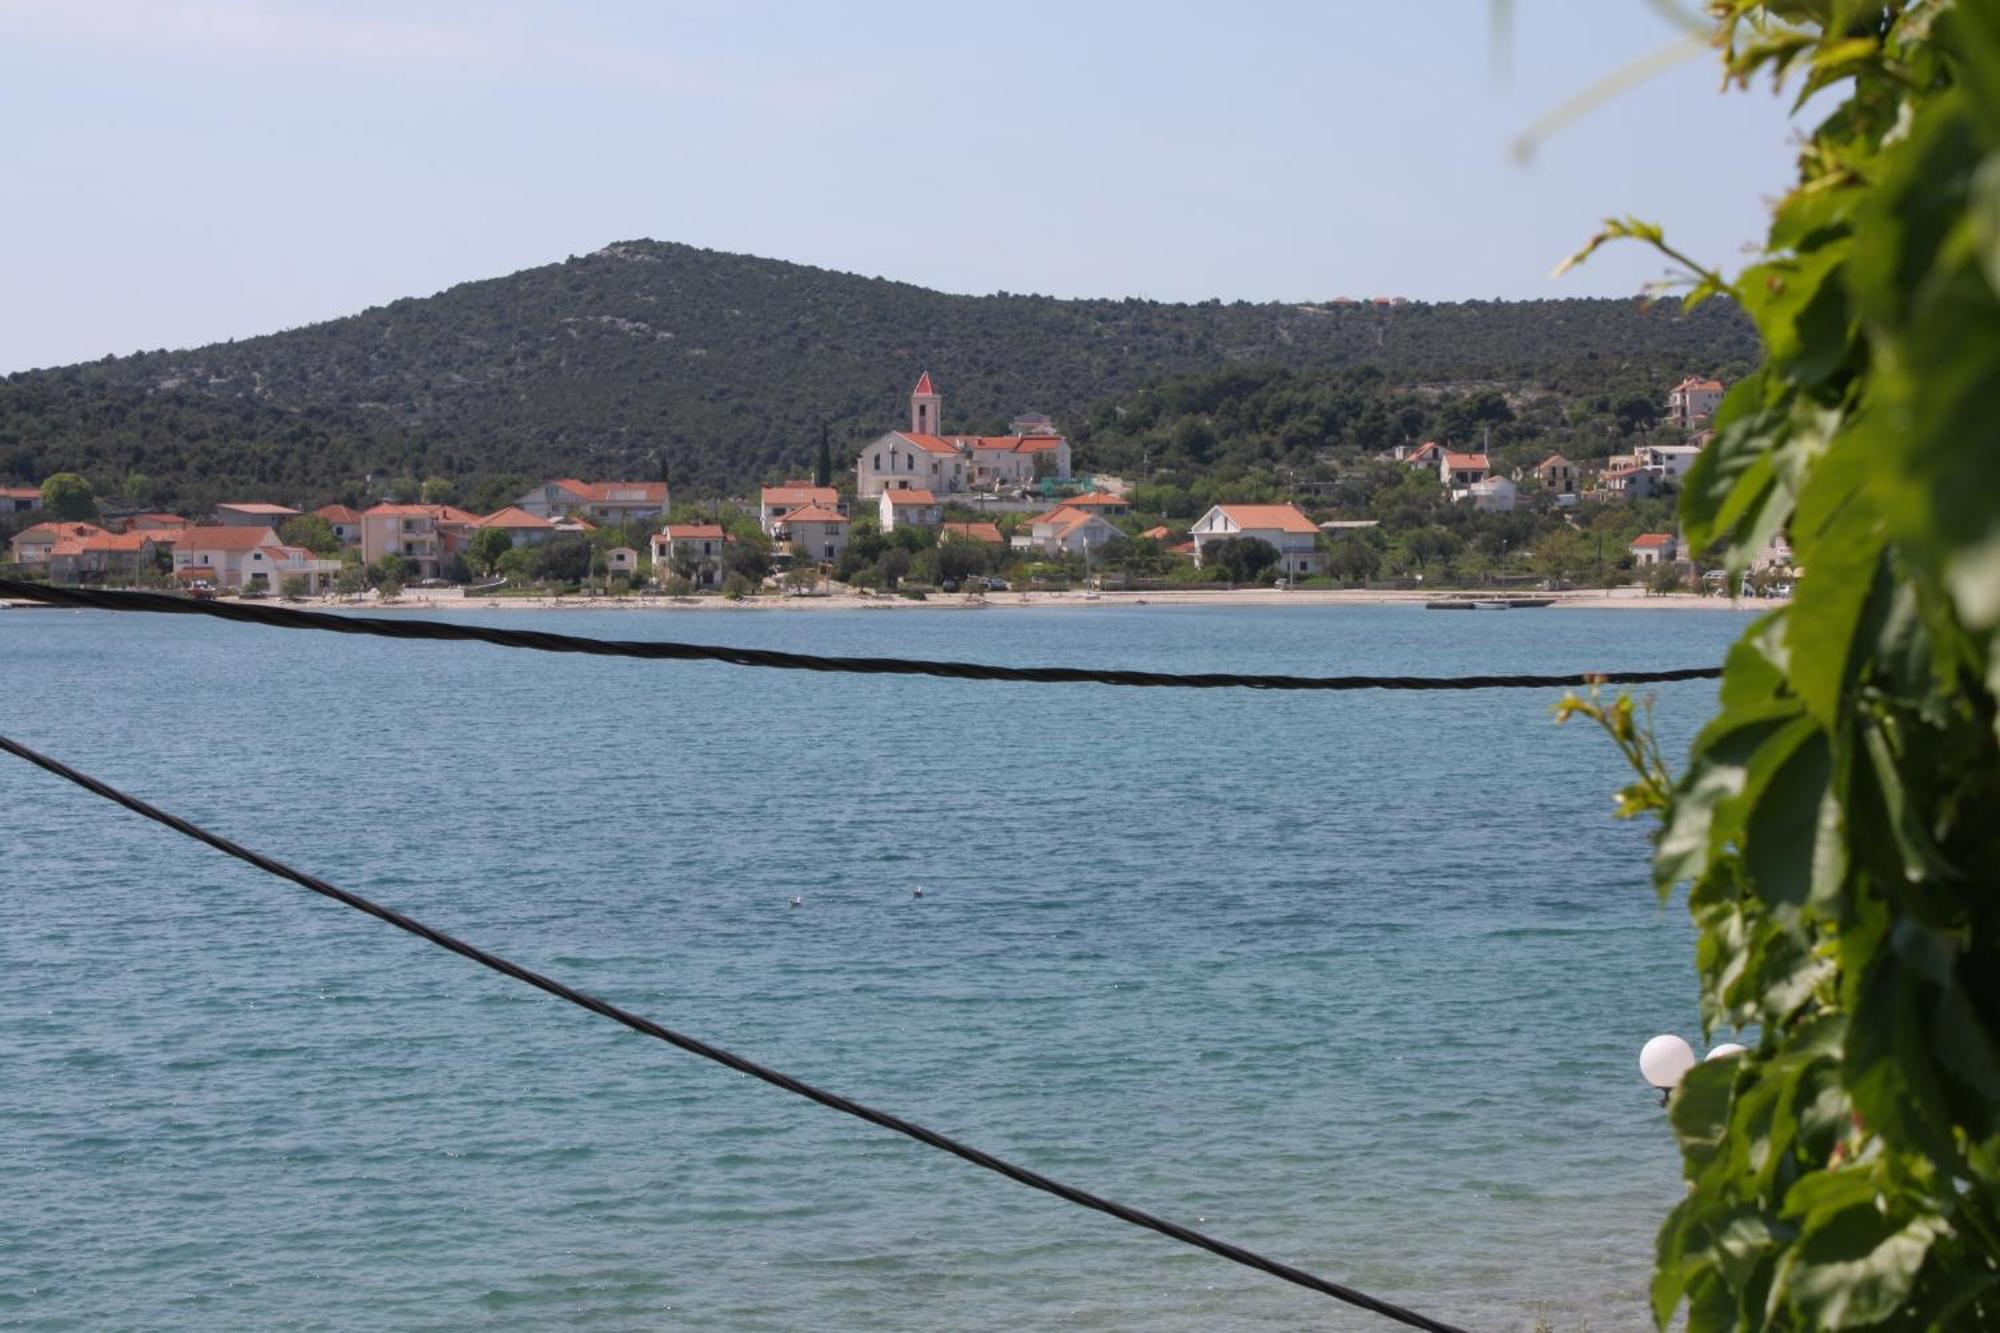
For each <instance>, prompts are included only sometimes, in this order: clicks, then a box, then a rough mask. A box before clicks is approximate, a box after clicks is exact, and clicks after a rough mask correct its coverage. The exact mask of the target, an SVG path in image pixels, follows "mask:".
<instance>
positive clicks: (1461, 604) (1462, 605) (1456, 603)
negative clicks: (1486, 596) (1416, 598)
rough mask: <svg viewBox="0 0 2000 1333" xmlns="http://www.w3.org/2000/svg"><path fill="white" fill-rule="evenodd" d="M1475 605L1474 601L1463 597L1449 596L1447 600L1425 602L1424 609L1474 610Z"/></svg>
mask: <svg viewBox="0 0 2000 1333" xmlns="http://www.w3.org/2000/svg"><path fill="white" fill-rule="evenodd" d="M1473 606H1474V603H1472V602H1469V601H1467V600H1466V599H1465V598H1463V597H1453V598H1448V599H1447V600H1445V601H1442V602H1425V603H1424V609H1425V610H1426V611H1470V610H1472V608H1473Z"/></svg>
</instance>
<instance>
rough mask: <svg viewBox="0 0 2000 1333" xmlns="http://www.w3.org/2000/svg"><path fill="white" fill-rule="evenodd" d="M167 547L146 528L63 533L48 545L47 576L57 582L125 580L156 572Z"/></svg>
mask: <svg viewBox="0 0 2000 1333" xmlns="http://www.w3.org/2000/svg"><path fill="white" fill-rule="evenodd" d="M165 549H167V548H166V547H165V546H163V545H162V544H161V543H160V542H159V540H158V539H157V535H156V534H154V533H150V532H98V533H94V534H92V535H90V536H85V537H64V538H62V539H61V540H60V541H58V542H57V543H56V544H55V545H54V546H52V547H50V548H49V559H48V566H49V577H50V578H51V579H53V580H55V581H56V582H57V583H129V582H131V581H132V580H133V579H135V578H137V577H138V576H139V575H140V574H142V573H158V572H159V570H160V563H159V562H160V557H159V552H160V551H162V550H165Z"/></svg>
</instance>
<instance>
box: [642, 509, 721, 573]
mask: <svg viewBox="0 0 2000 1333" xmlns="http://www.w3.org/2000/svg"><path fill="white" fill-rule="evenodd" d="M728 542H729V534H728V533H726V532H724V531H723V530H722V525H721V524H719V523H669V524H667V526H665V527H664V528H661V529H660V530H659V531H658V532H656V533H654V534H653V577H654V578H656V579H659V580H660V581H661V582H665V581H666V580H667V579H668V578H669V577H671V576H673V575H680V576H681V577H683V578H686V579H688V580H689V581H690V582H692V583H693V584H694V586H695V587H697V588H719V587H721V586H722V556H723V551H724V549H725V547H726V546H727V545H728Z"/></svg>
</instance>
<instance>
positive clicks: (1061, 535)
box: [1028, 504, 1122, 555]
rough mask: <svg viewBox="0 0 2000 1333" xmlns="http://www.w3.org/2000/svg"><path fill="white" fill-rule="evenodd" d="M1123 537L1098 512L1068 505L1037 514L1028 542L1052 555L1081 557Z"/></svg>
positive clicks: (1108, 520) (1032, 523)
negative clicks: (1114, 539)
mask: <svg viewBox="0 0 2000 1333" xmlns="http://www.w3.org/2000/svg"><path fill="white" fill-rule="evenodd" d="M1121 535H1122V534H1121V533H1120V532H1119V531H1118V528H1117V526H1116V525H1115V524H1113V523H1112V522H1111V520H1110V519H1108V518H1106V517H1104V515H1103V514H1102V513H1099V512H1098V511H1097V510H1095V509H1078V508H1076V507H1075V506H1074V505H1068V504H1061V505H1057V506H1056V507H1055V508H1054V509H1051V510H1049V511H1048V512H1047V513H1046V514H1038V515H1036V517H1035V519H1034V521H1033V522H1031V523H1030V524H1029V525H1028V540H1029V542H1030V543H1031V544H1032V545H1034V546H1037V547H1039V548H1041V550H1043V551H1045V552H1046V553H1048V554H1049V555H1082V554H1083V553H1085V552H1086V551H1095V550H1097V549H1098V548H1099V547H1101V546H1103V545H1104V544H1105V543H1106V542H1108V541H1111V540H1112V539H1113V538H1115V537H1118V536H1121Z"/></svg>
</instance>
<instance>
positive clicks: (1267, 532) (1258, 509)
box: [1191, 504, 1323, 578]
mask: <svg viewBox="0 0 2000 1333" xmlns="http://www.w3.org/2000/svg"><path fill="white" fill-rule="evenodd" d="M1191 531H1192V533H1193V536H1194V562H1195V564H1196V565H1200V564H1202V563H1203V560H1204V556H1205V553H1206V552H1207V550H1208V548H1209V547H1211V546H1213V545H1215V543H1217V542H1219V541H1223V540H1226V539H1228V538H1231V537H1254V538H1255V539H1257V540H1258V541H1261V542H1265V543H1267V544H1268V545H1270V546H1271V547H1272V548H1274V549H1275V550H1276V551H1277V552H1278V572H1279V573H1280V574H1283V575H1285V576H1287V577H1289V578H1299V577H1304V576H1306V575H1309V574H1317V573H1319V572H1320V570H1321V569H1322V568H1323V562H1322V561H1321V559H1320V553H1319V546H1318V537H1319V529H1318V528H1316V527H1314V526H1313V521H1312V520H1311V519H1309V518H1307V517H1306V516H1305V514H1304V513H1302V512H1301V511H1300V510H1299V508H1298V506H1296V505H1239V504H1224V505H1216V506H1215V507H1214V508H1213V509H1210V510H1209V511H1208V512H1207V513H1206V514H1203V515H1202V516H1201V517H1200V518H1198V519H1196V520H1195V522H1194V527H1193V529H1191Z"/></svg>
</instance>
